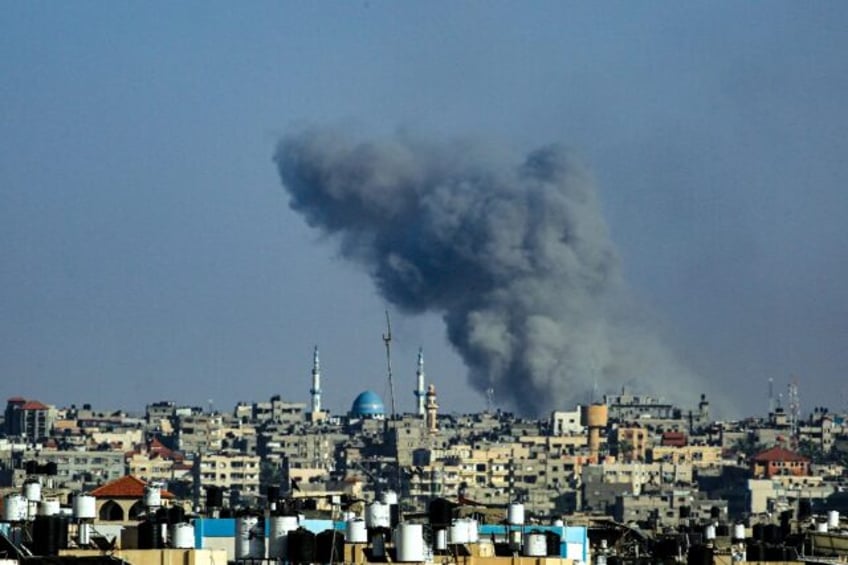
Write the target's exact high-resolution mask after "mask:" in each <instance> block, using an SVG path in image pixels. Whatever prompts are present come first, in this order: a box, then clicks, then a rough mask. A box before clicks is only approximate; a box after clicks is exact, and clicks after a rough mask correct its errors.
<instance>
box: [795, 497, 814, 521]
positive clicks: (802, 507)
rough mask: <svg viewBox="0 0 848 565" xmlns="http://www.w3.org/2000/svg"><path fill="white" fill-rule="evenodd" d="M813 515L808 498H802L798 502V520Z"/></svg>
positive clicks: (811, 504) (811, 505)
mask: <svg viewBox="0 0 848 565" xmlns="http://www.w3.org/2000/svg"><path fill="white" fill-rule="evenodd" d="M812 515H813V503H812V501H811V500H810V499H809V498H802V499H801V500H799V501H798V519H799V520H806V519H807V518H809V517H810V516H812Z"/></svg>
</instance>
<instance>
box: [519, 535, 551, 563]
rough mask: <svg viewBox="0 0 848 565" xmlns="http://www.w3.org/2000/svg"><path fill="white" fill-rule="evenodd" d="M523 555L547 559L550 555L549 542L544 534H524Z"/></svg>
mask: <svg viewBox="0 0 848 565" xmlns="http://www.w3.org/2000/svg"><path fill="white" fill-rule="evenodd" d="M522 554H523V555H525V556H527V557H545V556H546V555H547V554H548V540H547V538H546V537H545V534H544V533H542V532H528V533H526V534H524V548H523V551H522Z"/></svg>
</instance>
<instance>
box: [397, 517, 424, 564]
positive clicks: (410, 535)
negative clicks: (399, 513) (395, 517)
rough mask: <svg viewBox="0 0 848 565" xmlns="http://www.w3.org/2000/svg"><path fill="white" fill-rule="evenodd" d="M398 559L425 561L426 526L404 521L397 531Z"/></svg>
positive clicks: (402, 560)
mask: <svg viewBox="0 0 848 565" xmlns="http://www.w3.org/2000/svg"><path fill="white" fill-rule="evenodd" d="M395 542H396V544H397V560H398V561H400V562H420V561H424V527H423V526H422V525H421V524H411V523H409V522H403V523H402V524H399V525H398V527H397V531H396V539H395Z"/></svg>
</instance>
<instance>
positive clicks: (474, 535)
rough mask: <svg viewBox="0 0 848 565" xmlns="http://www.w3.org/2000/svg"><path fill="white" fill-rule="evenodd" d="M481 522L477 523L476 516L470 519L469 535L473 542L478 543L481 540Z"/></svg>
mask: <svg viewBox="0 0 848 565" xmlns="http://www.w3.org/2000/svg"><path fill="white" fill-rule="evenodd" d="M478 526H479V524H478V523H477V519H476V518H469V519H468V537H470V538H471V543H477V542H478V541H480V530H479V527H478Z"/></svg>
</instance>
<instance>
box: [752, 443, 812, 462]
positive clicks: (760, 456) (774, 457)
mask: <svg viewBox="0 0 848 565" xmlns="http://www.w3.org/2000/svg"><path fill="white" fill-rule="evenodd" d="M753 460H754V461H756V462H757V463H769V462H770V461H801V462H809V459H807V458H806V457H804V456H803V455H798V454H797V453H794V452H792V451H789V450H788V449H786V448H784V447H780V446H779V445H776V446H774V447H772V448H770V449H766V450H765V451H761V452H760V453H757V454H756V455H754V458H753Z"/></svg>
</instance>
